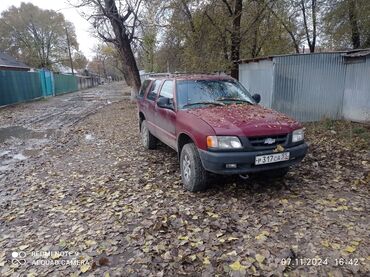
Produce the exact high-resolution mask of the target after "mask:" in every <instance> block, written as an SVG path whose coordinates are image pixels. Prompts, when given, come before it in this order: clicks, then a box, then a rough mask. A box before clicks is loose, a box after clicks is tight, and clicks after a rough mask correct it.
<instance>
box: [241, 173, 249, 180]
mask: <svg viewBox="0 0 370 277" xmlns="http://www.w3.org/2000/svg"><path fill="white" fill-rule="evenodd" d="M239 177H240V178H242V179H243V180H247V179H249V175H248V174H245V175H243V174H239Z"/></svg>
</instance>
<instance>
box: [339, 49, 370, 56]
mask: <svg viewBox="0 0 370 277" xmlns="http://www.w3.org/2000/svg"><path fill="white" fill-rule="evenodd" d="M368 55H370V48H368V49H360V50H353V51H350V52H347V54H344V55H343V56H344V57H346V58H357V57H365V56H368Z"/></svg>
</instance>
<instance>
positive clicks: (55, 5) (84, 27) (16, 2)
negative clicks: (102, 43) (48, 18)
mask: <svg viewBox="0 0 370 277" xmlns="http://www.w3.org/2000/svg"><path fill="white" fill-rule="evenodd" d="M21 2H26V3H32V4H34V5H35V6H38V7H40V8H42V9H48V10H55V11H58V12H61V13H62V14H63V15H64V17H65V18H66V19H67V20H68V21H71V22H72V23H73V24H74V25H75V28H76V34H77V40H78V44H79V48H80V50H81V51H82V52H83V53H84V55H85V56H86V57H87V58H88V59H91V58H92V57H93V53H92V48H93V47H94V46H95V45H96V44H97V43H98V40H97V39H96V38H95V37H94V36H92V35H91V27H90V23H88V22H87V21H86V20H85V19H83V18H82V17H81V16H80V15H79V13H78V12H77V10H76V9H75V8H71V7H70V6H69V5H68V4H67V2H66V1H65V0H23V1H22V0H0V13H1V12H2V11H4V10H6V9H8V8H9V7H10V6H16V7H19V6H20V3H21Z"/></svg>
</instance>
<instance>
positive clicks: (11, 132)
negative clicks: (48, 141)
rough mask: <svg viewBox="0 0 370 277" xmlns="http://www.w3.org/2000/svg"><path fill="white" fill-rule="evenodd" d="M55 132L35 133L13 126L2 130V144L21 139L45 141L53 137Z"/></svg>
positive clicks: (0, 135)
mask: <svg viewBox="0 0 370 277" xmlns="http://www.w3.org/2000/svg"><path fill="white" fill-rule="evenodd" d="M52 132H53V131H52V130H47V131H33V130H30V129H27V128H24V127H21V126H11V127H6V128H0V143H2V142H4V141H6V140H8V139H11V138H19V139H22V140H26V139H43V138H47V137H48V136H50V135H51V133H52Z"/></svg>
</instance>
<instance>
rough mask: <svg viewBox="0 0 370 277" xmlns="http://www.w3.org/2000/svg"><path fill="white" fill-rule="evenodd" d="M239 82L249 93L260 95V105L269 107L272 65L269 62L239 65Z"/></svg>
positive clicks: (270, 101) (270, 103)
mask: <svg viewBox="0 0 370 277" xmlns="http://www.w3.org/2000/svg"><path fill="white" fill-rule="evenodd" d="M239 81H240V82H241V83H242V84H243V85H244V87H245V88H246V89H247V90H248V91H249V92H250V93H251V94H254V93H259V94H260V95H261V105H263V106H265V107H269V108H270V107H271V105H272V91H273V89H272V86H273V63H272V61H271V60H263V61H260V62H252V63H248V64H241V65H240V66H239Z"/></svg>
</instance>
